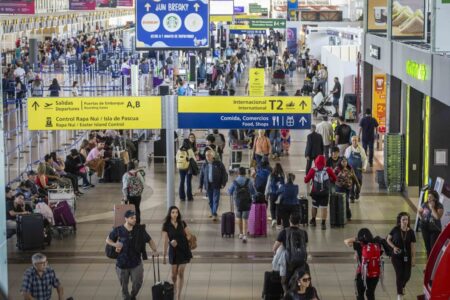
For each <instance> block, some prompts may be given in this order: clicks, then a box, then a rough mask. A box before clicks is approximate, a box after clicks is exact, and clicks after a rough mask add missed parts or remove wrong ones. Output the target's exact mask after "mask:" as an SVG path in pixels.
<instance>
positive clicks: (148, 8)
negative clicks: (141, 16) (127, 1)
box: [145, 3, 152, 12]
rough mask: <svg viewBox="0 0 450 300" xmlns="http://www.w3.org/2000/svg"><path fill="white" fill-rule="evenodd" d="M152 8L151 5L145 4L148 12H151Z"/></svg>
mask: <svg viewBox="0 0 450 300" xmlns="http://www.w3.org/2000/svg"><path fill="white" fill-rule="evenodd" d="M150 7H152V6H151V5H150V3H147V4H145V9H146V10H147V12H149V11H150Z"/></svg>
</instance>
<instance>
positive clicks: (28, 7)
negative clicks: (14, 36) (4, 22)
mask: <svg viewBox="0 0 450 300" xmlns="http://www.w3.org/2000/svg"><path fill="white" fill-rule="evenodd" d="M34 11H35V10H34V0H0V14H18V15H34Z"/></svg>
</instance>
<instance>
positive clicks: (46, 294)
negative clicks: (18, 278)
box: [21, 253, 64, 300]
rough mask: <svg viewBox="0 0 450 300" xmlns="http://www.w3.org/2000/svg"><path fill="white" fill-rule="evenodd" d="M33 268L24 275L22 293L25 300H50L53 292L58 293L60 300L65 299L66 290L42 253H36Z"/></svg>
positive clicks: (32, 260)
mask: <svg viewBox="0 0 450 300" xmlns="http://www.w3.org/2000/svg"><path fill="white" fill-rule="evenodd" d="M31 262H32V263H33V266H32V267H30V268H28V269H27V270H26V271H25V273H24V274H23V281H22V288H21V292H22V295H23V298H24V299H25V300H32V299H39V300H50V299H51V298H52V290H53V288H55V289H56V291H57V292H58V299H59V300H62V299H64V289H63V287H62V285H61V282H60V281H59V280H58V278H57V277H56V273H55V271H54V270H53V269H52V268H50V267H49V266H48V261H47V257H46V256H45V255H44V254H42V253H35V254H33V256H32V257H31Z"/></svg>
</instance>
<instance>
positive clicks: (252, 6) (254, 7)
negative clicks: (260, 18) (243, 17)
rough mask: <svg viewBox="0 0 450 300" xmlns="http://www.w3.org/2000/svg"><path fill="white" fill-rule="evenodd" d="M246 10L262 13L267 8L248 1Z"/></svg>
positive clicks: (252, 12)
mask: <svg viewBox="0 0 450 300" xmlns="http://www.w3.org/2000/svg"><path fill="white" fill-rule="evenodd" d="M248 11H249V12H250V13H251V14H264V13H267V12H268V9H267V8H266V7H262V6H261V5H259V4H258V3H250V4H249V5H248Z"/></svg>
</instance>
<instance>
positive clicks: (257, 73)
mask: <svg viewBox="0 0 450 300" xmlns="http://www.w3.org/2000/svg"><path fill="white" fill-rule="evenodd" d="M264 85H265V74H264V69H259V68H251V69H250V70H249V84H248V89H249V95H250V96H264Z"/></svg>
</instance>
